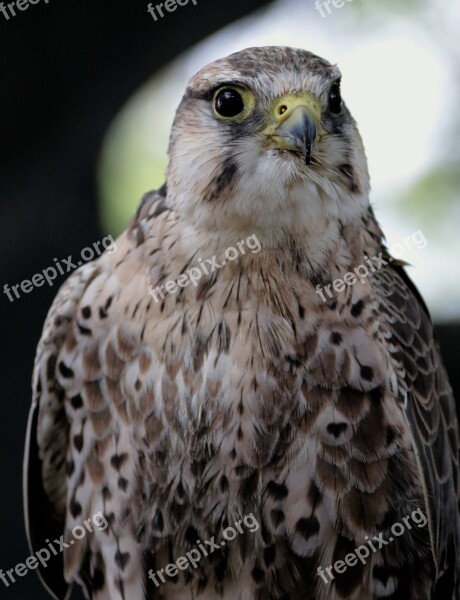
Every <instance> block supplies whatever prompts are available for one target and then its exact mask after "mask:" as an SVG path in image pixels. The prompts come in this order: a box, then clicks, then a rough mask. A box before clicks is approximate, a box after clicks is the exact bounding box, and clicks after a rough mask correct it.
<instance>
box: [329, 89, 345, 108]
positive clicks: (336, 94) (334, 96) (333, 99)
mask: <svg viewBox="0 0 460 600" xmlns="http://www.w3.org/2000/svg"><path fill="white" fill-rule="evenodd" d="M329 110H330V111H331V113H332V114H334V115H339V114H340V112H341V111H342V96H341V95H340V86H339V84H338V83H334V85H333V86H332V87H331V91H330V92H329Z"/></svg>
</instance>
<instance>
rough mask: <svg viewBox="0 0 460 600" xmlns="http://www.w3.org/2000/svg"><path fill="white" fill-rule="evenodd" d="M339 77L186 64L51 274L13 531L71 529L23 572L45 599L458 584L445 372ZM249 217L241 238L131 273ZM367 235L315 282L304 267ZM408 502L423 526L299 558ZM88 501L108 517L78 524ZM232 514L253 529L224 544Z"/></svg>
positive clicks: (290, 58)
mask: <svg viewBox="0 0 460 600" xmlns="http://www.w3.org/2000/svg"><path fill="white" fill-rule="evenodd" d="M339 83H340V72H339V70H338V68H337V67H336V66H333V65H331V64H329V63H328V62H327V61H325V60H323V59H321V58H319V57H316V56H314V55H313V54H311V53H308V52H305V51H301V50H294V49H289V48H253V49H248V50H245V51H243V52H240V53H238V54H236V55H232V56H230V57H228V58H225V59H222V60H220V61H217V62H215V63H213V64H211V65H209V66H208V67H205V68H204V69H203V70H202V71H200V72H199V73H198V74H197V75H196V76H195V77H194V78H193V79H192V81H191V83H190V85H189V87H188V88H187V91H186V93H185V95H184V98H183V100H182V103H181V105H180V107H179V109H178V112H177V116H176V119H175V122H174V126H173V130H172V135H171V144H170V150H169V155H170V163H169V167H168V172H167V183H166V185H165V186H164V187H163V188H162V189H161V190H159V191H158V192H152V193H150V194H147V195H146V196H145V197H144V199H143V201H142V203H141V205H140V207H139V209H138V211H137V213H136V215H135V216H134V218H133V220H132V222H131V224H130V225H129V227H128V229H127V230H126V231H125V232H124V233H123V234H122V235H121V236H120V237H119V238H118V240H117V241H116V244H117V250H116V252H113V253H106V254H104V255H103V256H102V257H100V258H99V259H98V260H97V261H95V262H94V263H91V264H87V265H85V266H83V267H82V268H80V269H79V270H78V271H77V272H76V273H74V274H73V275H72V276H71V277H70V278H69V280H68V281H67V282H66V283H65V284H64V286H63V287H62V288H61V290H60V291H59V294H58V296H57V298H56V300H55V302H54V303H53V306H52V308H51V310H50V313H49V315H48V317H47V320H46V323H45V327H44V331H43V335H42V338H41V340H40V343H39V346H38V350H37V357H36V362H35V370H34V379H33V389H34V397H33V406H32V411H31V418H30V425H29V433H28V438H29V440H28V445H27V452H26V470H25V473H26V476H25V487H26V516H27V523H28V530H29V537H30V540H31V545H32V547H33V548H34V549H35V550H37V549H39V548H40V547H42V546H43V545H44V540H45V538H49V537H50V536H51V535H54V534H55V535H60V534H63V535H64V541H65V542H66V543H67V544H68V548H66V549H65V551H64V554H63V556H62V557H61V558H62V560H60V561H58V562H57V563H56V564H54V565H53V566H52V567H51V566H50V567H49V568H48V569H43V570H42V571H41V577H42V579H43V580H44V582H45V584H46V585H47V586H48V588H49V590H50V591H51V592H52V593H53V594H54V595H55V596H56V597H57V598H64V596H65V594H66V589H67V586H68V585H71V584H72V583H73V582H77V583H79V584H81V585H83V586H84V587H85V588H86V589H87V591H88V593H89V595H90V597H91V598H92V599H93V600H157V599H162V600H192V599H194V600H195V599H196V600H214V599H216V598H221V599H223V600H233V599H235V600H236V599H241V600H262V599H264V600H287V599H290V600H303V599H306V598H308V599H313V598H314V599H317V600H324V599H331V600H339V599H342V598H349V599H352V600H366V599H369V600H376V599H380V598H386V599H391V600H396V599H399V598H404V600H423V599H429V598H430V599H431V598H433V599H441V598H442V599H443V600H444V599H447V598H452V599H457V600H458V598H459V592H458V585H459V584H458V553H459V548H458V546H459V517H458V429H457V421H456V416H455V408H454V402H453V398H452V392H451V389H450V386H449V383H448V380H447V376H446V373H445V370H444V367H443V365H442V361H441V358H440V354H439V350H438V347H437V345H436V342H435V340H434V336H433V329H432V325H431V322H430V318H429V316H428V314H427V311H426V308H425V306H424V304H423V301H422V300H421V299H420V297H419V295H418V293H417V291H416V290H415V288H414V286H413V285H412V283H411V282H410V281H409V279H408V277H407V275H406V273H405V271H404V267H403V265H401V264H400V263H399V262H398V261H396V260H392V259H391V257H390V256H389V255H388V252H387V250H386V248H385V244H384V239H383V235H382V232H381V230H380V228H379V226H378V224H377V222H376V220H375V217H374V215H373V212H372V209H371V208H370V206H369V198H368V196H369V178H368V174H367V167H366V159H365V155H364V150H363V147H362V143H361V139H360V136H359V133H358V130H357V127H356V124H355V122H354V120H353V119H352V117H351V115H350V113H349V112H348V109H347V108H346V106H345V104H344V103H340V102H339V100H340V99H339V100H338V98H337V94H338V93H339V91H338V90H339ZM331 90H332V91H331ZM219 94H221V95H220V96H219ZM217 98H219V100H218V101H217ZM225 103H227V104H225ZM241 106H243V108H241ZM238 107H239V108H240V109H241V110H240V111H239V112H238V113H236V114H233V113H234V112H235V110H238ZM219 110H221V113H222V114H220V113H219V112H218V111H219ZM249 236H256V238H257V240H258V242H259V244H260V246H259V251H250V250H248V249H247V248H246V251H245V252H244V253H243V252H241V253H240V255H239V256H238V258H237V260H234V261H228V262H227V264H226V265H225V267H222V268H220V269H218V270H213V271H212V272H209V273H208V274H204V273H203V274H202V276H201V278H200V280H199V281H198V282H197V285H196V286H194V285H191V284H190V285H187V286H185V287H182V286H179V287H177V286H176V289H175V291H174V292H173V293H166V294H164V295H163V297H162V298H161V297H160V298H154V297H153V295H152V294H151V293H149V290H152V289H153V288H157V287H158V286H160V285H164V284H165V283H166V282H168V281H178V280H179V278H180V277H181V275H182V274H184V273H186V272H187V270H188V269H190V268H191V267H194V266H196V265H197V264H198V262H199V261H200V260H203V259H206V258H211V257H216V260H217V261H218V263H219V264H222V263H223V261H224V259H225V251H226V249H227V248H229V247H237V244H238V242H240V241H241V240H244V239H247V238H248V237H249ZM379 255H380V256H381V257H382V258H384V259H385V263H384V264H385V266H383V267H382V268H374V269H369V274H368V276H367V277H366V278H363V279H362V280H361V281H360V280H357V281H356V282H355V283H354V284H353V285H349V286H345V288H344V289H343V290H342V291H340V292H336V291H334V293H333V294H331V296H325V301H323V299H322V298H321V296H320V294H318V287H319V288H320V289H322V288H324V286H327V285H328V284H331V282H333V281H334V280H336V279H338V278H343V277H344V275H345V273H347V272H349V271H352V270H353V269H354V268H355V267H357V266H358V265H361V264H365V263H364V261H366V260H369V258H370V257H375V256H379ZM418 509H420V510H421V511H422V512H423V513H424V514H425V515H426V516H427V524H426V526H425V527H416V526H414V527H412V528H410V529H409V528H408V530H407V531H406V532H405V533H404V535H401V536H400V537H398V538H397V539H395V540H394V541H393V542H392V544H391V545H385V546H383V547H382V548H380V549H378V551H376V552H375V553H372V554H371V555H370V557H369V559H368V560H367V561H366V562H365V563H362V562H358V564H357V565H355V566H354V567H353V568H351V567H350V568H348V569H347V570H346V571H345V573H343V574H339V573H336V574H335V575H336V576H335V578H334V579H333V580H331V581H329V582H328V583H327V584H325V583H324V582H323V581H322V579H321V577H319V576H318V572H317V569H318V567H323V568H325V567H327V566H328V565H332V564H334V563H335V562H336V561H339V560H343V559H344V557H345V556H346V555H348V554H349V553H350V552H353V551H354V549H355V548H356V547H357V546H360V545H361V544H363V543H364V540H365V536H372V534H376V533H377V532H379V533H383V535H384V536H385V538H386V539H388V537H389V536H390V535H391V527H392V525H393V524H394V523H398V522H402V520H403V518H404V517H407V515H410V514H411V513H412V512H413V511H416V510H418ZM98 511H101V513H102V514H103V515H104V517H105V519H106V521H107V527H106V528H105V529H104V530H98V529H95V530H94V531H93V532H92V533H91V534H88V535H86V536H84V537H83V538H82V539H79V540H75V539H74V537H73V534H72V531H73V529H74V527H76V526H79V525H81V524H82V522H83V521H84V520H85V519H87V518H88V517H90V516H91V515H94V514H95V513H97V512H98ZM249 514H251V515H253V517H254V518H255V519H256V520H257V523H258V524H259V527H258V528H257V530H255V531H247V530H245V531H243V533H241V534H240V535H238V536H237V537H236V538H235V539H234V540H233V541H229V542H227V543H226V544H225V545H222V543H223V541H224V537H223V536H224V530H225V529H226V528H227V527H228V526H230V525H232V524H233V523H235V522H238V520H241V519H242V518H243V517H244V516H245V515H249ZM59 532H60V533H59ZM204 540H214V541H215V543H218V544H220V548H219V549H218V550H216V551H215V552H213V553H212V554H209V556H207V557H202V559H201V560H200V562H199V564H198V565H197V568H191V567H190V566H188V567H187V568H185V569H181V570H179V572H178V573H176V574H175V575H174V576H171V577H168V578H167V579H166V582H165V583H162V584H161V585H159V586H157V585H156V584H155V583H154V582H153V580H152V579H151V578H149V576H148V573H149V571H150V570H151V572H156V571H157V570H159V569H161V568H164V567H166V565H168V564H169V563H175V562H176V561H177V560H178V559H179V558H180V557H183V556H185V555H186V553H187V552H188V551H189V550H190V548H191V547H196V545H197V544H198V543H199V542H203V541H204ZM71 542H73V543H71Z"/></svg>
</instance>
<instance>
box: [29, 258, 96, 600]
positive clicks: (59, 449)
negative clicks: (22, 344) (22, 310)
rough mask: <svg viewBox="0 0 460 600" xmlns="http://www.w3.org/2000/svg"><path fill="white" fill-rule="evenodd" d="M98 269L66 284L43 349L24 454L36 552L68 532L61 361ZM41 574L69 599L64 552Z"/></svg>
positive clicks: (31, 537)
mask: <svg viewBox="0 0 460 600" xmlns="http://www.w3.org/2000/svg"><path fill="white" fill-rule="evenodd" d="M98 271H99V268H98V265H97V263H89V264H86V265H84V266H83V267H81V268H80V269H79V270H78V271H76V272H75V273H73V274H72V275H71V276H70V277H69V279H68V280H67V281H66V282H65V283H64V285H63V286H62V287H61V289H60V290H59V292H58V294H57V296H56V298H55V300H54V302H53V304H52V306H51V309H50V311H49V313H48V316H47V318H46V321H45V325H44V328H43V333H42V337H41V339H40V342H39V344H38V348H37V353H36V357H35V364H34V372H33V381H32V393H33V395H32V407H31V410H30V414H29V424H28V429H27V437H26V448H25V456H24V510H25V521H26V529H27V536H28V541H29V546H30V549H31V553H35V552H37V551H39V550H41V549H46V548H47V544H46V543H45V540H47V539H49V540H53V541H54V540H55V539H59V538H60V536H61V535H62V533H63V531H64V522H65V512H66V494H67V485H66V461H67V446H68V433H69V423H68V420H67V415H66V411H65V407H64V400H65V392H64V390H63V388H62V387H61V386H60V385H59V383H58V381H57V379H56V368H57V357H58V354H59V352H60V350H61V347H62V345H63V343H64V341H65V338H66V336H67V332H68V330H69V327H70V325H71V323H72V321H73V319H74V316H75V311H76V307H77V305H78V302H79V301H80V298H81V296H82V294H83V292H84V290H85V289H86V287H87V286H88V285H89V283H90V282H91V281H92V280H93V278H94V277H95V276H97V274H98ZM47 552H48V553H49V554H51V553H50V552H49V551H47ZM45 556H46V553H44V557H45ZM38 571H39V574H40V577H41V579H42V582H43V584H44V585H45V587H46V588H47V589H48V591H49V592H50V593H51V594H52V595H53V596H54V597H55V598H58V599H59V600H60V599H61V598H65V597H67V595H68V593H69V591H70V590H69V586H68V584H67V583H66V582H65V580H64V569H63V555H62V554H58V555H57V556H52V557H51V559H50V562H49V564H48V566H47V568H41V567H39V569H38Z"/></svg>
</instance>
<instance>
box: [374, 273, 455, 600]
mask: <svg viewBox="0 0 460 600" xmlns="http://www.w3.org/2000/svg"><path fill="white" fill-rule="evenodd" d="M375 282H376V291H377V294H378V296H379V299H380V302H379V304H380V307H379V308H380V312H381V315H382V317H383V322H384V329H385V336H386V338H387V342H388V348H389V349H390V352H391V354H392V358H393V361H394V364H395V368H396V371H397V372H399V382H400V389H401V394H402V399H403V401H404V403H405V404H406V406H407V410H406V414H407V419H408V422H409V426H410V431H411V434H412V438H413V445H414V449H415V452H416V456H417V460H418V468H419V471H420V474H421V480H422V482H423V486H424V494H425V504H426V510H427V511H428V515H427V516H428V522H429V527H430V538H431V547H432V553H433V559H434V563H435V565H436V569H437V583H436V585H435V588H434V595H433V596H432V597H433V598H446V599H447V598H457V596H456V595H455V594H456V593H458V591H456V586H458V582H457V579H458V564H459V554H460V541H459V527H460V525H459V523H460V521H459V512H458V497H459V489H458V449H459V436H458V424H457V417H456V410H455V402H454V398H453V395H452V390H451V387H450V384H449V380H448V377H447V373H446V370H445V368H444V365H443V363H442V359H441V355H440V352H439V348H438V345H437V342H436V339H435V336H434V332H433V327H432V323H431V319H430V317H429V314H428V311H427V309H426V306H425V304H424V302H423V300H422V298H421V297H420V294H419V293H418V291H417V289H416V288H415V286H414V284H413V283H412V282H411V280H410V279H409V277H408V275H407V274H406V272H405V271H404V268H403V267H402V266H401V265H398V264H397V263H393V266H389V267H387V268H384V269H381V270H380V271H378V272H377V273H376V274H375Z"/></svg>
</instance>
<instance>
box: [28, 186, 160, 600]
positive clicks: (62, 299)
mask: <svg viewBox="0 0 460 600" xmlns="http://www.w3.org/2000/svg"><path fill="white" fill-rule="evenodd" d="M165 196H166V190H165V188H162V189H161V190H159V191H154V192H150V193H149V194H146V195H145V197H144V199H143V201H142V202H141V204H140V206H139V209H138V211H137V213H136V215H135V216H134V218H133V220H132V223H131V225H130V227H129V228H128V231H127V233H126V234H124V235H123V236H122V237H121V238H120V239H119V240H117V243H118V244H119V245H121V244H123V250H121V251H120V253H118V252H117V254H115V255H114V261H113V262H110V261H109V260H105V258H106V255H103V256H101V257H100V258H99V259H98V260H97V261H95V262H93V263H88V264H86V265H84V266H83V267H81V268H80V269H78V270H77V271H76V272H75V273H73V274H72V275H71V276H70V277H69V279H68V280H67V281H66V282H65V283H64V285H63V286H62V287H61V289H60V290H59V292H58V294H57V296H56V298H55V300H54V302H53V304H52V306H51V309H50V311H49V313H48V316H47V318H46V321H45V325H44V329H43V333H42V337H41V339H40V342H39V344H38V348H37V353H36V358H35V364H34V373H33V385H32V387H33V401H32V407H31V410H30V416H29V424H28V431H27V437H26V448H25V457H24V509H25V521H26V529H27V535H28V540H29V546H30V548H31V552H33V553H35V552H37V551H38V550H41V549H47V543H46V541H45V540H48V541H51V544H53V541H54V540H59V539H61V536H62V535H63V534H64V532H65V526H66V519H67V517H68V514H67V512H68V502H69V489H68V487H69V486H68V469H69V468H70V465H69V463H68V461H69V432H70V428H71V423H70V419H69V417H68V414H67V413H68V410H66V405H67V403H68V401H69V400H70V399H71V397H72V400H73V395H72V393H71V391H70V389H67V388H64V387H63V386H62V385H61V384H60V383H59V379H61V381H62V379H63V378H64V379H65V378H69V377H70V375H69V374H68V373H66V372H65V370H69V367H68V366H66V365H65V364H64V363H63V362H62V361H61V360H60V357H61V356H62V353H63V352H64V351H65V350H66V348H67V347H69V348H67V353H69V352H70V353H72V349H73V348H74V347H75V345H76V344H78V343H80V344H83V341H86V339H87V337H88V336H86V337H82V336H81V335H78V331H77V337H79V338H80V342H77V341H76V336H75V333H74V332H75V331H76V330H78V329H79V333H80V334H82V335H84V334H85V330H84V329H82V328H81V325H80V324H79V322H78V320H77V310H78V308H79V305H80V303H81V300H82V298H83V296H84V295H85V293H88V291H89V290H91V288H94V289H95V292H94V294H95V295H96V296H97V295H98V294H99V295H101V294H102V291H104V290H106V288H107V287H108V285H109V284H113V285H114V286H115V287H116V289H118V291H119V290H120V289H121V284H120V282H118V280H117V277H116V276H112V269H113V265H114V264H115V263H116V261H118V260H119V254H121V255H122V256H121V259H123V258H126V255H129V253H130V252H131V249H133V248H135V247H137V246H138V245H140V244H141V243H142V242H143V239H144V225H145V220H151V219H153V218H156V217H157V216H158V215H160V214H161V213H163V212H164V211H166V210H168V207H167V206H166V199H165ZM103 259H104V260H103ZM121 262H123V260H121ZM109 280H110V281H109ZM117 286H118V287H117ZM142 293H143V294H144V295H145V296H147V293H146V290H145V291H143V292H142ZM147 297H148V296H147ZM99 310H101V309H99ZM103 316H104V318H105V317H107V314H104V315H103ZM108 321H110V319H104V321H103V324H104V327H102V329H100V331H99V334H98V335H99V336H102V338H103V337H104V335H105V336H106V335H108V330H109V328H110V323H108ZM82 340H83V341H82ZM76 349H77V350H78V347H77V348H76ZM88 356H90V358H91V357H92V355H90V354H88ZM93 358H94V357H93ZM90 362H91V360H90ZM93 362H94V360H93ZM96 362H97V361H96ZM93 367H94V368H96V366H95V365H93ZM81 375H82V377H83V374H81ZM77 398H80V397H79V396H77ZM70 491H71V490H70ZM76 549H77V544H75V545H74V546H72V551H76ZM46 552H48V554H50V559H49V561H48V564H47V567H46V568H41V567H39V569H38V570H39V574H40V577H41V579H42V582H43V584H44V585H45V587H46V588H47V589H48V591H49V592H50V593H51V594H52V595H53V596H54V597H55V598H57V599H58V600H62V599H63V598H66V597H67V596H68V594H69V593H70V589H69V585H68V584H67V583H66V581H65V579H64V572H67V571H68V569H67V568H66V567H65V565H64V561H65V560H67V561H68V559H69V557H68V556H67V558H66V556H65V552H67V551H65V552H64V553H58V554H57V555H56V556H55V555H54V552H50V551H49V550H46ZM81 558H83V557H81ZM73 562H75V561H73ZM67 566H68V565H67ZM75 568H76V567H75ZM72 572H73V570H72ZM84 575H85V574H83V576H84Z"/></svg>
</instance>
